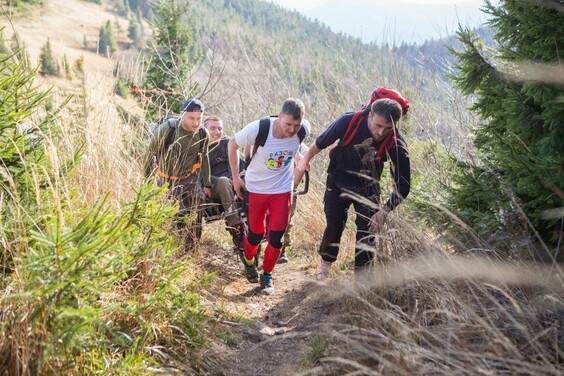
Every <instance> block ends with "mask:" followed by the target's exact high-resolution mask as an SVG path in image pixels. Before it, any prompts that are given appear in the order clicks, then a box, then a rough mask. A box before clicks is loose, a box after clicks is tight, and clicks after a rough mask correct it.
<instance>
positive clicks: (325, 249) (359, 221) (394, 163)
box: [297, 98, 411, 280]
mask: <svg viewBox="0 0 564 376" xmlns="http://www.w3.org/2000/svg"><path fill="white" fill-rule="evenodd" d="M366 111H367V116H366V117H364V118H363V120H362V121H361V122H360V123H359V126H358V128H357V129H355V131H354V132H347V130H349V131H350V128H349V123H351V120H352V119H353V117H354V116H355V113H353V112H348V113H345V114H343V115H341V116H340V117H339V118H338V119H337V120H335V121H334V122H333V123H332V124H331V125H330V126H329V127H328V128H327V129H326V130H325V131H324V132H323V133H322V134H321V135H320V136H319V137H317V139H316V140H315V142H314V143H313V144H312V145H311V147H310V149H309V150H308V152H307V153H306V154H305V155H304V157H303V158H302V159H301V160H300V161H299V162H298V166H297V169H298V173H303V171H305V169H306V168H308V167H309V162H310V160H311V159H312V158H313V157H314V156H315V155H316V154H318V153H319V152H320V151H321V150H323V149H325V148H327V147H328V146H330V145H332V144H333V143H334V142H335V141H337V140H340V141H339V143H338V144H337V146H336V147H335V148H334V149H333V150H331V153H330V163H329V167H328V169H327V173H328V175H327V182H326V190H325V195H324V208H325V217H326V220H327V227H326V228H325V231H324V234H323V239H322V241H321V245H320V248H319V254H320V256H321V260H320V263H319V266H318V268H317V271H316V273H315V276H316V279H318V280H323V279H325V278H327V275H328V273H329V269H330V267H331V264H332V263H333V262H335V261H336V260H337V255H338V253H339V243H340V241H341V236H342V234H343V230H344V228H345V224H346V221H347V212H348V209H349V207H350V205H351V204H352V205H353V206H354V209H355V212H356V228H357V231H356V247H355V252H356V253H355V273H357V272H360V271H362V270H363V269H364V268H365V267H366V266H368V265H369V264H370V262H371V261H372V260H373V258H374V252H375V250H373V249H374V236H373V235H374V233H375V232H377V231H379V230H380V229H381V227H382V225H383V224H384V222H385V220H386V216H387V215H388V213H389V212H390V211H392V210H393V209H394V208H395V207H396V206H397V205H398V204H399V203H400V202H402V200H403V199H404V198H405V197H406V196H407V195H408V194H409V190H410V180H411V179H410V176H411V168H410V161H409V154H408V149H407V144H406V143H405V141H404V139H403V138H402V137H401V136H400V135H399V133H398V129H397V124H398V122H399V120H400V118H401V115H402V107H401V106H400V104H399V103H398V102H397V101H395V100H392V99H388V98H385V99H378V100H376V101H375V102H373V103H372V105H371V106H370V110H369V111H368V109H367V110H366ZM355 132H356V133H355ZM345 134H346V137H345ZM344 139H347V140H348V141H349V142H348V143H347V144H345V142H344ZM386 161H389V162H390V168H391V173H392V176H393V182H394V190H393V192H392V193H391V195H390V197H389V199H388V200H387V201H386V202H385V203H383V204H382V202H381V201H380V177H381V175H382V171H383V168H384V163H385V162H386Z"/></svg>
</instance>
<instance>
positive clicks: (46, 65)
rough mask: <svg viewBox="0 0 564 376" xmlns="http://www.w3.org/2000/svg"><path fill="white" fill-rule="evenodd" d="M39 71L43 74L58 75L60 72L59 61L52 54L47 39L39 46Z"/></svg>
mask: <svg viewBox="0 0 564 376" xmlns="http://www.w3.org/2000/svg"><path fill="white" fill-rule="evenodd" d="M39 73H40V74H41V75H43V76H59V75H60V74H61V69H60V66H59V63H58V62H57V58H56V57H55V55H54V54H53V50H52V49H51V42H50V41H49V39H47V42H46V43H45V45H44V46H43V47H42V48H41V54H40V55H39Z"/></svg>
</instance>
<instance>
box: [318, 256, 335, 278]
mask: <svg viewBox="0 0 564 376" xmlns="http://www.w3.org/2000/svg"><path fill="white" fill-rule="evenodd" d="M331 264H332V263H331V262H329V261H325V260H323V259H321V260H319V266H318V267H317V270H316V271H315V279H317V280H318V281H323V280H324V279H325V278H327V275H328V274H329V269H330V268H331Z"/></svg>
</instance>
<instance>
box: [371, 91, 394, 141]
mask: <svg viewBox="0 0 564 376" xmlns="http://www.w3.org/2000/svg"><path fill="white" fill-rule="evenodd" d="M401 114H402V108H401V106H400V104H399V103H398V102H396V101H395V100H393V99H388V98H384V99H378V100H377V101H375V102H374V103H372V105H371V106H370V113H369V114H368V129H369V130H370V133H372V136H373V137H374V138H375V139H376V140H377V141H382V140H383V139H384V137H386V136H387V135H388V134H389V133H390V132H393V130H394V127H395V125H396V124H397V123H398V122H399V120H400V119H401Z"/></svg>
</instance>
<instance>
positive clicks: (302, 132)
mask: <svg viewBox="0 0 564 376" xmlns="http://www.w3.org/2000/svg"><path fill="white" fill-rule="evenodd" d="M305 136H306V130H305V128H304V126H303V125H302V126H301V127H300V130H299V131H298V138H299V139H300V145H301V143H302V142H304V138H305Z"/></svg>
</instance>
